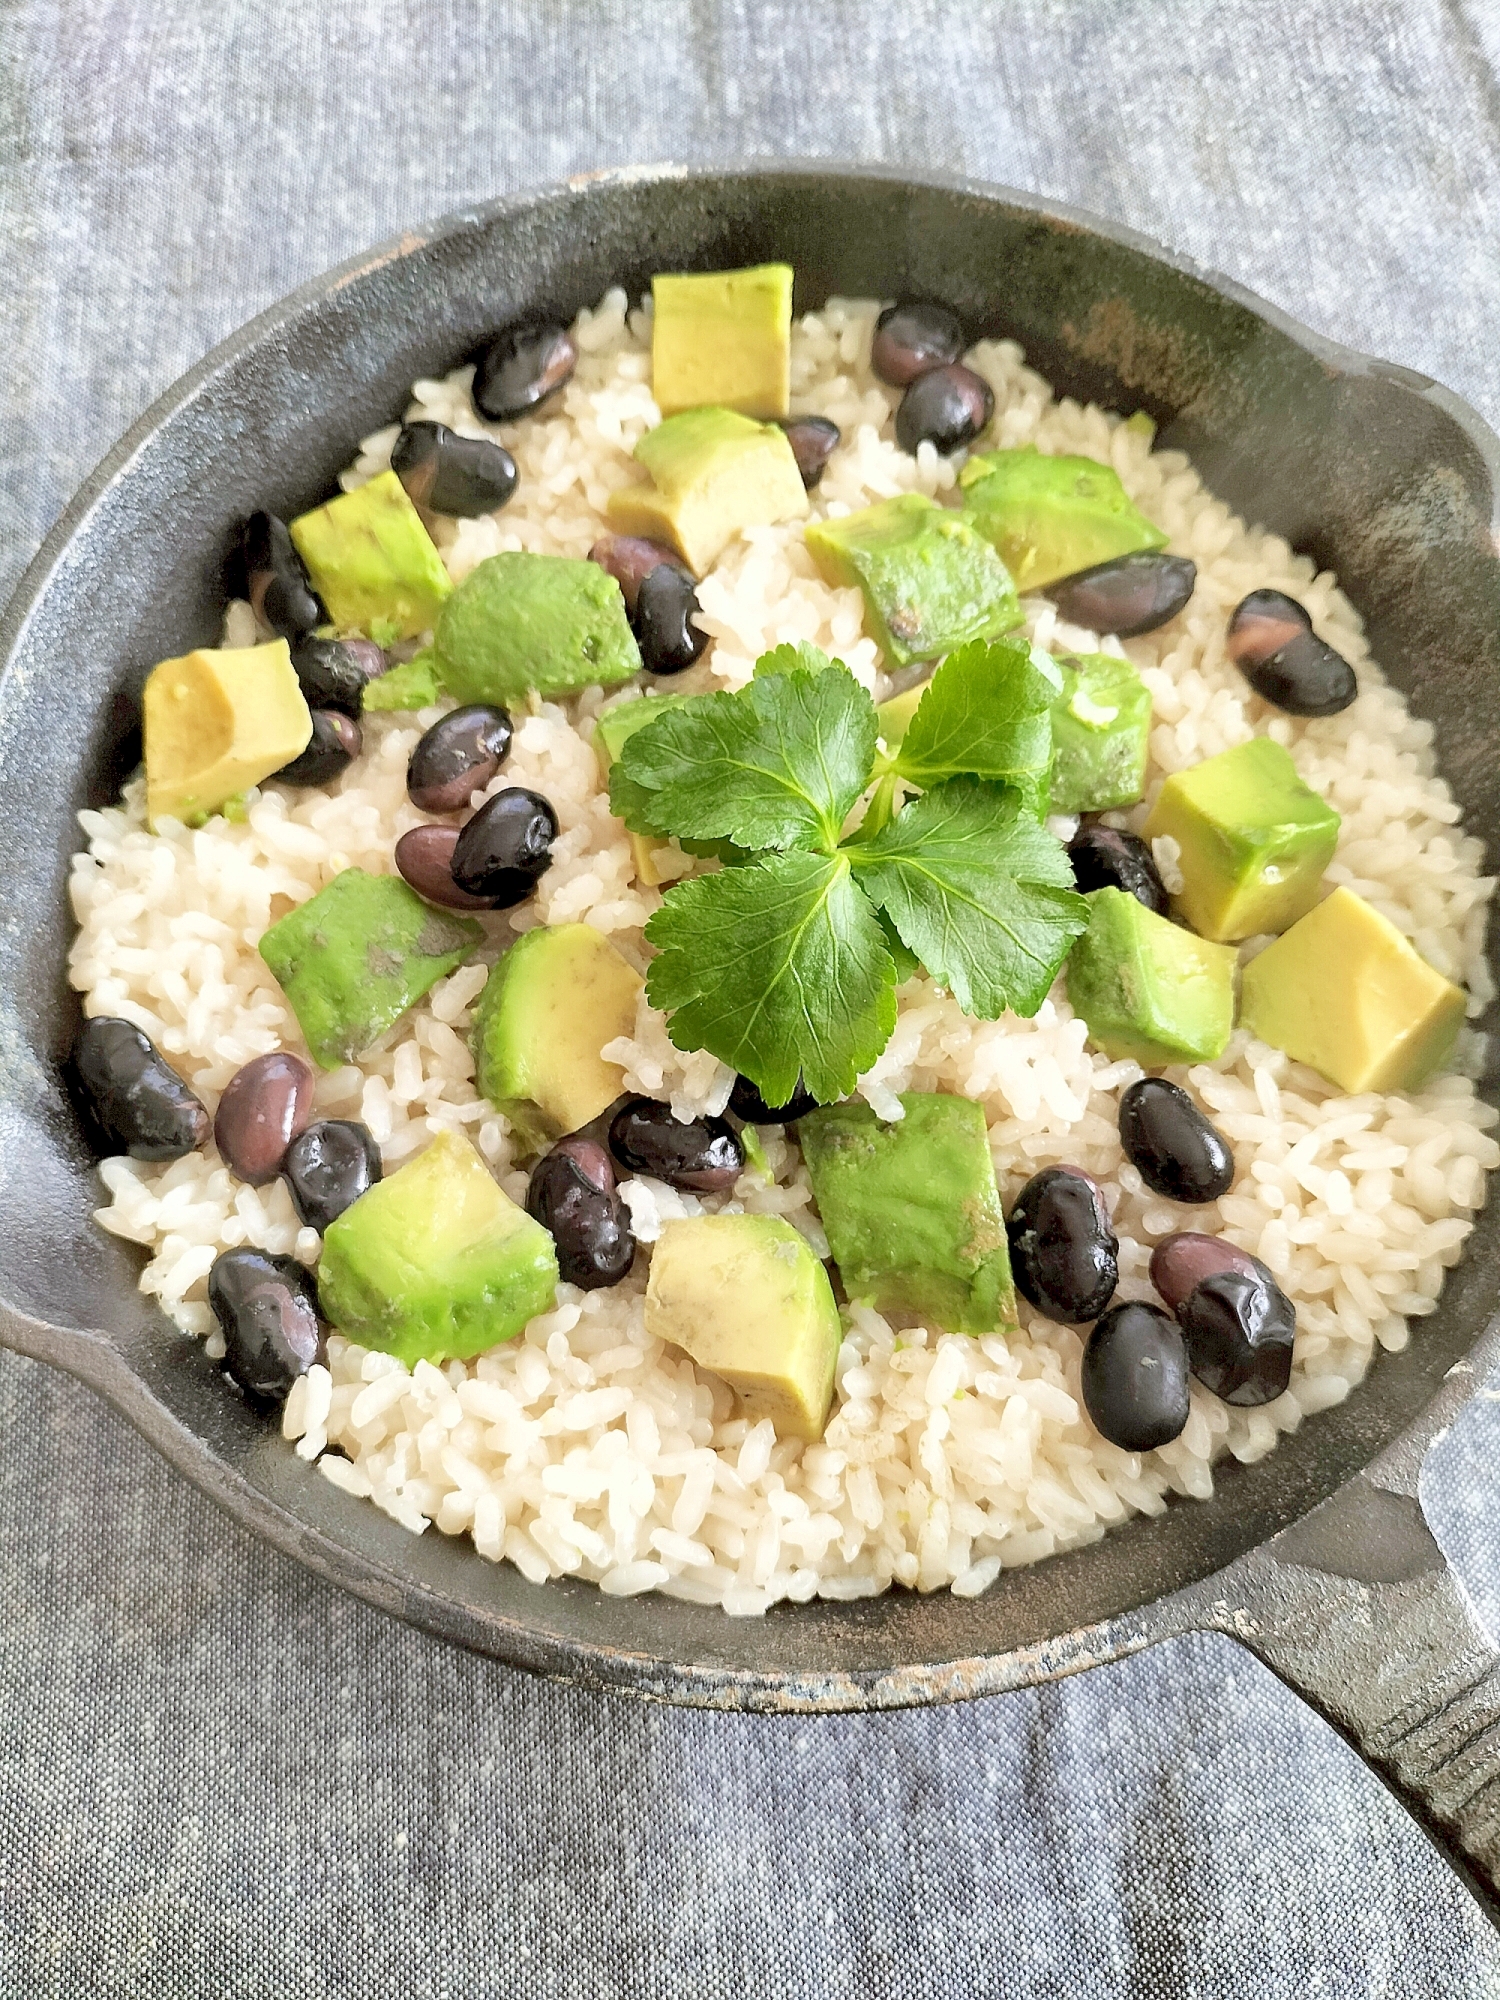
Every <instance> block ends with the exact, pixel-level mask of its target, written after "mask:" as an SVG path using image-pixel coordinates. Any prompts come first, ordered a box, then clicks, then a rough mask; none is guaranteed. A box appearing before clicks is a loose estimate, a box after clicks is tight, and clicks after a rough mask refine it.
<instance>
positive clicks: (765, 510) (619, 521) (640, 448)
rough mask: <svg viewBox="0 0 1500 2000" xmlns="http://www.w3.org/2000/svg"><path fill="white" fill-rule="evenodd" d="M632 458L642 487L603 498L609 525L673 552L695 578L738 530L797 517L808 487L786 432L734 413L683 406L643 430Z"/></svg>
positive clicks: (619, 490)
mask: <svg viewBox="0 0 1500 2000" xmlns="http://www.w3.org/2000/svg"><path fill="white" fill-rule="evenodd" d="M635 456H636V457H637V458H638V459H639V460H640V462H641V464H642V465H643V466H645V468H646V470H647V472H649V473H650V475H651V479H650V483H649V484H648V485H644V486H621V487H617V488H616V489H615V491H614V492H613V493H611V494H610V496H609V519H610V525H611V526H612V527H613V528H615V529H617V530H618V532H619V533H620V534H622V535H644V536H645V537H646V538H647V539H648V540H649V541H654V542H665V543H666V544H667V545H668V547H670V548H673V549H675V550H676V551H677V553H678V555H680V556H681V557H682V560H683V561H684V562H685V563H686V564H687V566H688V568H689V569H690V570H691V571H692V572H693V574H694V575H695V576H702V574H703V573H704V571H705V570H707V569H710V568H711V567H712V566H713V564H714V563H715V562H717V561H718V559H719V557H720V556H721V555H722V554H723V552H724V550H725V549H726V548H727V547H728V546H729V544H730V543H731V542H732V541H733V540H734V538H735V536H736V535H737V534H738V533H739V532H740V530H741V529H742V528H753V527H760V526H764V525H767V524H769V523H773V522H776V521H796V520H800V519H801V518H802V516H803V515H804V514H805V513H806V512H807V509H808V500H807V488H806V487H805V486H804V485H803V484H802V474H801V473H800V472H799V471H798V470H797V460H796V456H795V454H794V453H793V451H792V447H791V445H790V444H789V443H788V442H787V435H786V432H785V431H784V430H782V429H781V428H780V426H779V425H777V424H759V423H756V422H755V421H754V419H753V418H750V417H745V416H741V415H739V413H738V412H737V411H734V410H725V409H717V408H709V409H703V410H684V411H682V412H681V414H680V415H678V416H675V417H668V418H667V419H666V421H665V422H664V423H660V424H658V425H657V427H656V429H655V430H654V431H647V433H646V435H645V436H644V437H643V438H642V439H641V441H640V443H639V444H638V445H637V446H636V448H635Z"/></svg>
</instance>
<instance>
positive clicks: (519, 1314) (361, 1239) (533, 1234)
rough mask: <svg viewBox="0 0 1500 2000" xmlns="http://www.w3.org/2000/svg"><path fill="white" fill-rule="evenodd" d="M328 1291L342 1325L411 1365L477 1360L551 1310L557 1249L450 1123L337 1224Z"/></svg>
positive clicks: (329, 1242)
mask: <svg viewBox="0 0 1500 2000" xmlns="http://www.w3.org/2000/svg"><path fill="white" fill-rule="evenodd" d="M318 1297H319V1300H320V1302H321V1304H322V1307H323V1313H324V1316H325V1317H326V1318H327V1320H328V1321H329V1323H330V1325H332V1326H336V1327H337V1328H338V1329H339V1331H340V1332H341V1333H344V1334H346V1335H347V1336H348V1337H349V1339H350V1340H355V1341H358V1342H359V1344H360V1346H361V1347H374V1348H378V1349H379V1350H380V1352H381V1353H382V1354H394V1355H395V1356H396V1358H397V1360H398V1361H401V1362H404V1363H405V1365H406V1366H407V1367H408V1368H414V1367H415V1366H416V1364H417V1362H419V1361H432V1362H439V1361H451V1360H458V1361H467V1360H468V1359H469V1357H470V1356H471V1355H474V1354H483V1353H484V1351H485V1349H486V1348H490V1347H494V1346H495V1345H496V1344H497V1343H498V1342H500V1341H502V1340H514V1338H515V1337H516V1335H517V1334H518V1333H519V1332H520V1331H521V1329H522V1327H524V1326H525V1324H526V1322H527V1321H528V1320H529V1319H533V1318H534V1317H535V1316H536V1314H537V1313H540V1312H546V1311H548V1310H549V1309H550V1307H551V1306H552V1304H553V1303H554V1301H555V1299H556V1297H557V1253H556V1251H555V1250H554V1248H553V1245H552V1238H551V1237H550V1236H549V1235H548V1233H547V1231H546V1230H545V1229H544V1228H543V1227H542V1225H541V1224H540V1223H539V1222H533V1220H532V1219H531V1217H530V1216H529V1215H528V1214H527V1213H526V1211H525V1209H524V1208H519V1207H517V1205H516V1203H515V1202H513V1201H512V1200H511V1198H510V1196H509V1195H508V1194H506V1193H505V1191H504V1190H503V1189H502V1188H500V1187H497V1186H496V1184H495V1181H494V1178H493V1176H492V1175H491V1173H490V1170H489V1168H488V1167H487V1166H486V1165H485V1163H484V1161H483V1160H482V1159H481V1158H480V1157H479V1155H478V1153H476V1152H475V1150H474V1148H473V1147H472V1146H471V1145H470V1144H469V1142H468V1140H467V1139H461V1138H459V1136H458V1135H457V1134H456V1133H453V1132H443V1133H440V1134H439V1135H438V1137H437V1138H436V1139H435V1140H434V1141H433V1143H432V1144H431V1145H430V1146H429V1147H428V1148H427V1151H426V1152H425V1153H419V1154H418V1155H417V1157H416V1159H414V1160H412V1161H410V1162H409V1163H408V1164H407V1165H406V1166H404V1167H401V1168H399V1169H398V1170H397V1171H396V1172H395V1173H393V1174H391V1175H389V1176H388V1177H387V1178H386V1179H385V1180H383V1181H378V1182H377V1183H376V1185H375V1186H374V1187H372V1188H370V1189H369V1190H368V1191H367V1192H366V1193H365V1194H362V1195H361V1196H360V1198H359V1200H358V1201H356V1202H355V1203H354V1204H353V1206H352V1207H349V1208H346V1209H345V1210H344V1212H343V1214H342V1215H341V1216H340V1217H339V1218H338V1220H337V1221H336V1222H333V1223H330V1224H329V1227H328V1233H327V1235H326V1236H325V1237H324V1238H323V1256H322V1261H321V1262H320V1263H319V1265H318Z"/></svg>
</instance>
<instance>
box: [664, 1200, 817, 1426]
mask: <svg viewBox="0 0 1500 2000" xmlns="http://www.w3.org/2000/svg"><path fill="white" fill-rule="evenodd" d="M646 1331H647V1332H648V1333H650V1334H654V1335H655V1336H656V1338H657V1339H658V1340H666V1341H670V1342H671V1344H672V1345H673V1346H674V1347H681V1348H683V1349H685V1350H686V1352H687V1353H688V1354H690V1355H691V1356H692V1358H693V1359H694V1361H696V1362H697V1364H698V1366H699V1367H700V1368H707V1369H708V1370H710V1372H711V1373H713V1374H715V1375H718V1376H721V1377H722V1378H723V1380H724V1381H726V1382H727V1383H728V1384H729V1386H730V1388H731V1389H733V1390H734V1392H735V1393H736V1395H737V1396H738V1397H739V1399H740V1402H741V1404H742V1405H743V1407H744V1411H745V1415H746V1416H747V1417H748V1418H749V1419H750V1420H751V1422H752V1423H758V1422H759V1421H760V1419H761V1418H762V1417H769V1418H770V1419H771V1422H772V1423H773V1424H774V1425H775V1426H776V1432H777V1435H778V1436H779V1437H798V1438H806V1439H808V1440H809V1441H811V1440H813V1439H816V1438H820V1437H821V1436H822V1435H823V1427H824V1425H825V1424H826V1423H827V1422H828V1408H829V1404H830V1403H831V1402H832V1400H833V1368H834V1363H835V1361H836V1360H837V1359H838V1352H839V1341H840V1339H841V1338H842V1331H841V1328H840V1325H839V1309H838V1307H837V1306H836V1305H835V1304H834V1300H833V1287H832V1286H831V1285H830V1284H829V1282H828V1273H827V1272H826V1271H825V1270H824V1268H823V1266H822V1265H821V1264H820V1263H819V1261H818V1259H817V1258H816V1257H815V1256H814V1254H813V1252H812V1248H811V1246H810V1245H809V1244H808V1241H807V1239H806V1237H805V1236H802V1235H800V1234H799V1233H798V1231H797V1230H795V1229H794V1228H793V1227H792V1225H791V1224H790V1223H789V1222H784V1221H783V1220H782V1218H781V1217H780V1216H779V1215H694V1216H688V1217H686V1218H685V1219H684V1220H682V1221H678V1222H669V1223H667V1224H666V1226H665V1227H664V1228H663V1230H662V1233H661V1236H660V1239H659V1240H658V1241H657V1242H656V1244H655V1245H654V1246H653V1247H652V1251H651V1279H650V1283H649V1284H648V1285H647V1288H646Z"/></svg>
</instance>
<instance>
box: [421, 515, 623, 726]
mask: <svg viewBox="0 0 1500 2000" xmlns="http://www.w3.org/2000/svg"><path fill="white" fill-rule="evenodd" d="M433 649H434V651H435V652H436V654H437V671H438V675H439V678H440V679H441V680H442V683H443V685H444V686H445V687H446V688H447V690H448V692H449V693H450V694H451V695H453V697H454V698H455V699H456V700H458V701H491V702H494V701H498V702H502V703H504V702H512V701H519V700H521V698H522V697H523V696H524V695H527V694H529V693H530V692H531V691H532V689H533V688H534V689H535V690H536V692H537V693H538V694H543V695H561V694H574V693H576V692H577V690H578V689H579V688H585V687H594V686H604V687H611V686H613V685H614V683H615V682H616V681H625V680H629V678H630V676H631V675H632V674H638V673H639V672H640V670H641V656H640V653H639V651H638V650H637V647H636V643H635V635H634V634H633V633H632V631H631V629H630V621H629V620H628V619H627V618H626V616H625V599H624V598H623V597H622V596H621V594H620V586H619V584H617V583H616V582H615V580H614V578H613V577H612V576H610V575H609V574H608V572H607V571H605V570H602V569H601V568H600V567H599V565H598V563H593V562H582V561H579V560H577V559H576V558H574V557H572V556H533V555H526V554H524V553H521V552H519V551H512V552H509V553H507V554H505V555H498V556H491V557H490V558H489V559H488V560H487V561H486V562H482V563H480V564H479V565H478V566H477V568H475V569H472V570H470V572H469V574H468V575H467V576H466V577H465V578H464V580H463V582H462V583H461V584H460V585H459V586H458V588H457V590H455V591H454V593H453V595H452V596H451V597H450V598H449V600H448V602H447V603H446V604H445V605H444V606H443V614H442V616H441V617H440V618H439V620H438V623H437V631H436V633H435V634H434V637H433Z"/></svg>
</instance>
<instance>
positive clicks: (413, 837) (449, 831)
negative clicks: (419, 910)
mask: <svg viewBox="0 0 1500 2000" xmlns="http://www.w3.org/2000/svg"><path fill="white" fill-rule="evenodd" d="M459 832H460V829H459V828H458V827H456V826H414V827H413V828H412V829H411V831H410V832H409V833H403V834H402V836H401V838H400V839H399V840H398V841H397V842H396V855H395V860H396V872H397V874H398V875H400V876H401V878H402V880H403V881H405V882H407V883H409V884H410V886H411V887H412V888H413V889H415V890H416V892H417V894H418V895H419V896H425V897H426V899H427V901H428V902H429V903H440V904H441V905H442V907H443V908H444V909H445V910H495V909H498V908H499V907H500V905H499V904H498V903H496V902H495V901H494V899H493V897H490V896H471V895H469V894H468V893H467V891H465V890H463V889H460V888H459V886H458V884H457V883H456V882H455V881H454V879H453V850H454V848H455V847H457V845H458V836H459Z"/></svg>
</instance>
